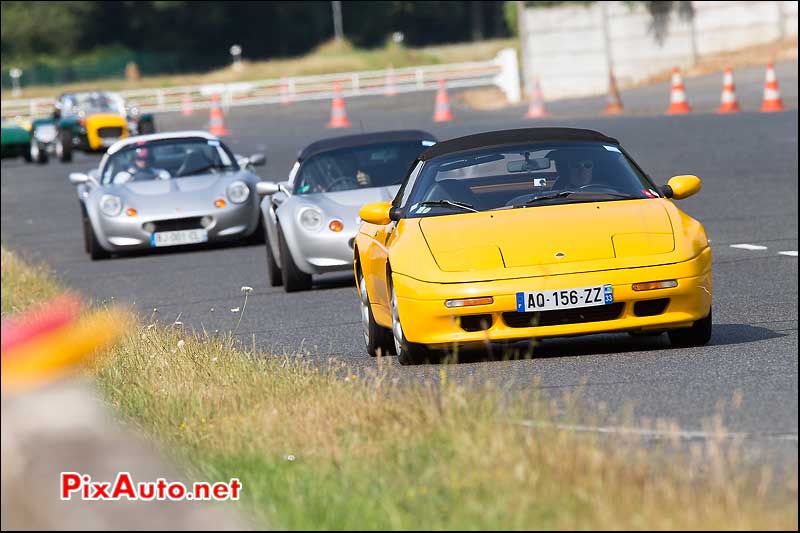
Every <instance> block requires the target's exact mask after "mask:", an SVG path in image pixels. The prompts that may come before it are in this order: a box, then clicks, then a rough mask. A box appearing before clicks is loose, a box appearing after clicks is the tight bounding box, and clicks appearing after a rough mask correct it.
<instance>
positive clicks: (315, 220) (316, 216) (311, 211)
mask: <svg viewBox="0 0 800 533" xmlns="http://www.w3.org/2000/svg"><path fill="white" fill-rule="evenodd" d="M297 217H298V219H299V220H300V225H301V226H303V229H306V230H308V231H319V230H321V229H322V222H323V217H322V211H320V210H319V209H317V208H316V207H305V208H303V209H301V210H300V213H298V215H297Z"/></svg>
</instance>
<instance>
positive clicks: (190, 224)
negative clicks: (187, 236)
mask: <svg viewBox="0 0 800 533" xmlns="http://www.w3.org/2000/svg"><path fill="white" fill-rule="evenodd" d="M200 218H201V217H188V218H173V219H169V220H154V221H153V224H154V225H155V227H156V229H155V230H154V231H179V230H184V229H202V228H203V226H202V224H200Z"/></svg>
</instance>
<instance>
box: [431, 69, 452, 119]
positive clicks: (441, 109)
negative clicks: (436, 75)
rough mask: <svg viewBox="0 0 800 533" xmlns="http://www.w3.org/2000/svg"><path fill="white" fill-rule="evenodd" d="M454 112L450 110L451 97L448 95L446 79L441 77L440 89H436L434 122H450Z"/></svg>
mask: <svg viewBox="0 0 800 533" xmlns="http://www.w3.org/2000/svg"><path fill="white" fill-rule="evenodd" d="M451 120H453V112H452V111H450V97H449V96H448V95H447V88H445V85H444V80H443V79H441V78H440V79H439V90H438V91H436V106H435V107H434V109H433V121H434V122H450V121H451Z"/></svg>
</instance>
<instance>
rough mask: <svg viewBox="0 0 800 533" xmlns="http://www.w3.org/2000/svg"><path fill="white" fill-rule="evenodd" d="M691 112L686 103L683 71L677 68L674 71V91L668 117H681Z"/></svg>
mask: <svg viewBox="0 0 800 533" xmlns="http://www.w3.org/2000/svg"><path fill="white" fill-rule="evenodd" d="M691 112H692V108H691V107H689V102H687V101H686V90H685V89H684V88H683V77H682V76H681V69H679V68H678V67H675V68H674V69H672V91H671V92H670V95H669V109H667V115H681V114H683V113H691Z"/></svg>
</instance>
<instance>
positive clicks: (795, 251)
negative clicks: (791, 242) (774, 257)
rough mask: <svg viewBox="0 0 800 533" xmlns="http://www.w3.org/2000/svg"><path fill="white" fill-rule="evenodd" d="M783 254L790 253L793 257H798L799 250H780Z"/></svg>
mask: <svg viewBox="0 0 800 533" xmlns="http://www.w3.org/2000/svg"><path fill="white" fill-rule="evenodd" d="M778 253H779V254H781V255H788V256H791V257H797V250H785V251H783V252H778Z"/></svg>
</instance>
